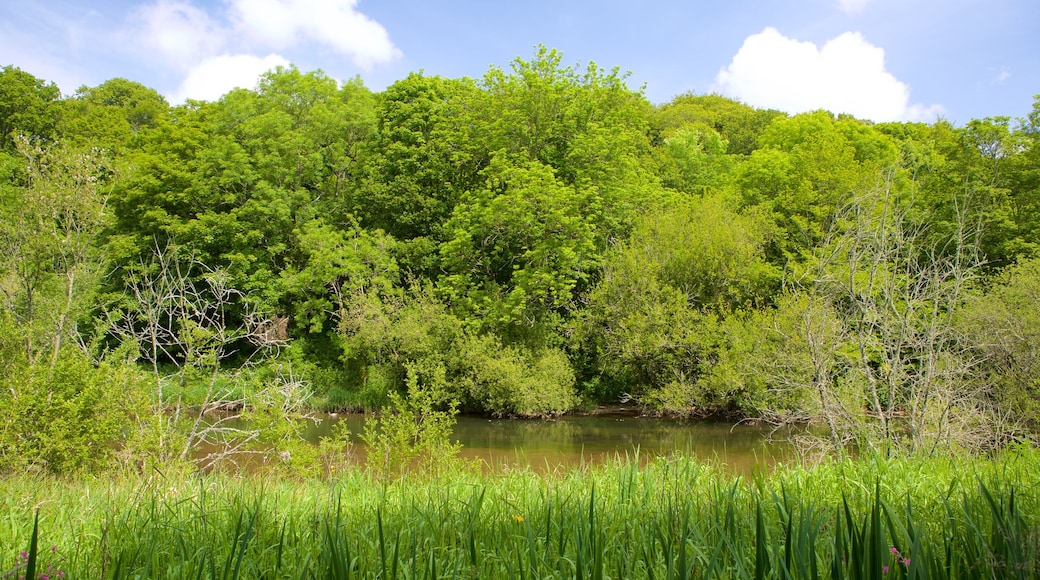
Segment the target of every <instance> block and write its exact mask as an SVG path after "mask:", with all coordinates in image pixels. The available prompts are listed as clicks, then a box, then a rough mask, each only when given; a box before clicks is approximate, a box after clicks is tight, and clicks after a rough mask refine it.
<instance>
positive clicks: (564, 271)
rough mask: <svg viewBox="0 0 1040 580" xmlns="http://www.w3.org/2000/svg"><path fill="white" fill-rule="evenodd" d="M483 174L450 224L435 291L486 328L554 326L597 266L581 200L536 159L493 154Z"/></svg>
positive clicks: (519, 331)
mask: <svg viewBox="0 0 1040 580" xmlns="http://www.w3.org/2000/svg"><path fill="white" fill-rule="evenodd" d="M486 175H487V177H488V182H487V185H486V186H485V187H486V188H485V189H483V190H481V191H477V192H473V193H471V194H470V195H469V196H468V198H467V199H466V201H465V202H464V203H462V204H460V205H459V206H458V207H456V209H455V212H454V215H453V216H452V218H451V220H450V221H449V222H448V228H449V231H451V232H452V237H451V238H450V239H449V240H448V241H447V242H446V243H445V244H444V245H442V246H441V262H442V267H443V268H444V271H445V274H444V276H443V277H442V278H441V281H440V289H441V291H442V293H443V295H444V296H445V298H446V299H447V300H448V301H449V303H451V304H452V305H454V306H455V307H456V308H457V309H458V311H459V312H461V313H464V314H465V315H466V316H467V317H471V318H473V319H475V320H478V321H481V323H482V324H484V325H486V328H490V329H495V328H497V329H500V330H503V331H506V332H507V333H516V334H518V335H520V336H523V335H524V334H526V333H528V332H529V331H525V330H524V329H534V328H536V327H541V328H545V327H546V325H547V326H548V327H549V328H552V327H553V326H554V324H555V323H556V321H557V318H556V317H558V316H560V315H564V314H567V313H568V312H570V311H573V309H574V308H575V307H576V305H577V304H576V302H575V300H576V295H575V291H576V289H577V287H578V286H579V284H581V283H582V282H584V281H585V279H586V277H587V276H588V275H589V272H590V271H591V270H593V269H594V268H596V266H597V264H596V253H595V229H594V227H593V225H592V224H590V223H589V222H588V221H587V220H586V219H585V216H584V215H583V209H584V208H585V207H586V205H585V204H586V203H587V201H586V198H585V197H584V196H583V195H582V194H581V192H576V191H574V190H573V189H572V188H570V187H567V186H566V185H564V184H563V183H561V182H560V181H559V180H558V179H557V178H556V176H555V175H554V172H553V171H552V170H551V169H550V168H548V167H546V166H545V165H542V164H540V163H537V162H528V163H526V164H522V165H519V166H516V165H512V164H510V163H509V162H506V161H503V160H501V159H496V160H495V161H494V162H493V163H492V165H491V167H490V168H489V169H488V171H487V172H486Z"/></svg>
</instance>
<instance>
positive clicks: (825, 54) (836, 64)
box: [712, 28, 942, 121]
mask: <svg viewBox="0 0 1040 580" xmlns="http://www.w3.org/2000/svg"><path fill="white" fill-rule="evenodd" d="M712 90H713V91H717V92H719V93H722V94H725V95H729V96H731V97H735V98H738V99H741V100H743V101H745V102H747V103H748V104H750V105H754V106H756V107H764V108H773V109H779V110H781V111H786V112H788V113H801V112H805V111H811V110H814V109H827V110H829V111H831V112H834V113H849V114H852V115H855V116H856V117H860V118H865V119H871V120H874V121H907V120H922V121H927V120H931V119H934V118H935V116H937V115H938V114H940V113H941V112H942V107H941V106H939V105H930V106H924V105H919V104H910V88H909V87H908V86H907V85H906V84H905V83H903V82H901V81H899V79H897V78H896V77H895V76H893V75H892V74H891V73H889V72H888V71H886V70H885V51H884V50H882V49H881V48H878V47H876V46H874V45H872V44H870V43H869V42H867V41H866V40H864V38H863V36H862V35H860V34H859V33H858V32H846V33H844V34H842V35H841V36H838V37H837V38H834V39H831V40H829V41H827V42H826V43H825V44H824V45H823V46H822V47H817V46H816V45H815V44H813V43H811V42H799V41H797V40H794V39H790V38H787V37H785V36H784V35H783V34H781V33H780V32H778V31H777V30H776V29H775V28H766V29H765V30H763V31H762V32H760V33H758V34H753V35H751V36H749V37H747V39H746V40H745V41H744V45H743V46H742V47H741V48H740V50H739V51H738V52H737V54H736V55H735V56H734V57H733V60H732V61H731V62H730V63H729V65H728V66H726V67H725V68H723V69H722V70H720V71H719V74H718V75H717V76H716V77H715V83H714V85H712Z"/></svg>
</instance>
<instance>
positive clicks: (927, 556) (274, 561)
mask: <svg viewBox="0 0 1040 580" xmlns="http://www.w3.org/2000/svg"><path fill="white" fill-rule="evenodd" d="M1038 491H1040V453H1038V452H1036V451H1021V452H1018V453H1016V454H1009V455H1005V456H1001V457H1000V458H996V459H992V460H966V459H957V460H943V459H893V460H872V461H866V460H860V461H844V462H832V463H828V464H824V465H818V466H814V467H796V466H795V467H782V468H780V469H778V470H776V471H775V472H773V473H770V474H760V475H756V476H753V477H749V478H747V477H740V476H734V475H731V474H727V473H726V472H725V471H723V470H721V469H719V468H717V467H716V466H712V465H706V464H703V463H699V462H697V461H695V460H693V459H688V458H672V459H661V460H657V461H654V462H651V463H650V464H649V465H646V466H639V465H638V463H637V462H618V463H615V464H612V465H607V466H600V467H588V468H584V469H578V470H573V471H570V472H561V473H555V474H551V475H549V476H541V475H537V474H534V473H532V472H515V473H511V474H506V475H498V476H482V475H480V474H476V473H473V472H471V471H467V470H461V469H460V470H459V471H457V472H454V473H451V474H449V475H447V476H441V477H438V478H436V479H423V478H419V477H410V478H406V479H403V480H397V481H392V482H381V481H376V480H373V479H371V478H370V477H368V476H366V475H365V474H363V473H350V474H346V475H345V476H343V477H341V478H339V479H336V480H334V481H326V482H322V481H310V482H291V481H287V480H276V479H257V478H235V477H228V476H220V477H217V476H192V477H180V478H175V479H171V478H163V477H160V476H156V477H154V478H151V479H148V480H140V479H123V480H117V481H111V480H104V479H81V480H76V481H62V480H55V479H38V478H32V477H18V478H10V479H7V480H3V481H0V575H2V574H3V573H4V572H6V571H8V570H10V571H11V572H12V577H14V576H17V575H24V572H25V569H24V567H23V568H17V567H18V566H19V560H18V558H19V552H20V551H24V550H26V549H27V548H28V547H29V546H30V545H32V546H33V547H34V549H33V552H34V565H35V566H36V568H37V570H41V569H43V568H42V567H46V566H48V565H50V566H52V567H53V568H55V569H61V570H62V571H63V572H64V573H65V574H67V575H68V576H69V577H101V578H130V577H138V578H144V577H147V578H377V577H378V578H445V577H460V578H544V577H564V578H661V579H666V578H667V579H680V578H969V577H991V578H1034V577H1038V576H1040V567H1038V565H1037V560H1038V559H1040V493H1038ZM36 510H38V513H39V522H38V527H37V526H34V525H33V518H34V513H35V511H36ZM34 534H38V537H36V536H34ZM34 537H35V539H34ZM37 544H38V545H39V546H40V549H39V550H36V549H35V546H36V545H37ZM52 546H53V550H52V549H50V548H51V547H52Z"/></svg>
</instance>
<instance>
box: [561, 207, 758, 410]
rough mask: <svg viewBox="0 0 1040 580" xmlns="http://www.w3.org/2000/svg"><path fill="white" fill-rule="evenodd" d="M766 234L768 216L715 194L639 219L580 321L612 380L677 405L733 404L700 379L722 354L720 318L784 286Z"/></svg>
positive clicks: (599, 368)
mask: <svg viewBox="0 0 1040 580" xmlns="http://www.w3.org/2000/svg"><path fill="white" fill-rule="evenodd" d="M768 235H769V230H768V225H767V222H766V220H764V219H762V217H761V216H756V215H740V214H737V213H736V212H734V211H732V210H731V209H728V208H727V207H726V206H725V205H724V203H723V202H722V201H721V200H720V199H718V198H717V197H710V196H709V197H705V198H703V199H700V198H699V199H694V200H684V201H681V202H678V203H676V204H674V205H672V206H669V207H666V208H662V209H661V210H659V211H658V212H655V213H653V214H651V215H648V216H645V217H643V218H642V219H640V220H639V221H638V222H637V224H636V228H635V231H634V232H633V235H632V238H631V239H630V240H628V241H627V242H625V243H623V244H620V245H619V246H618V247H616V248H615V249H614V250H613V251H612V252H610V253H609V254H608V256H607V258H606V260H605V263H604V267H603V276H602V279H601V280H600V282H599V284H598V285H597V286H596V288H595V289H594V290H593V291H592V292H591V293H590V296H589V306H588V308H587V309H586V310H585V311H584V312H583V314H582V318H581V323H580V325H579V328H580V331H579V335H580V339H581V340H584V341H586V343H587V345H588V346H587V348H589V349H591V350H592V351H593V352H594V353H595V355H594V358H595V362H594V363H593V364H595V365H596V369H595V370H596V372H597V373H598V374H600V375H601V376H603V377H610V380H612V381H614V382H615V384H614V385H613V388H612V390H613V391H615V392H616V391H619V390H623V391H624V392H625V393H627V394H628V395H629V396H633V397H638V398H642V399H643V400H644V401H645V402H647V403H650V404H652V405H656V406H658V407H659V408H662V409H664V410H667V411H670V412H677V413H704V412H711V411H717V410H720V409H728V408H730V407H731V406H732V404H733V401H732V400H730V399H726V398H724V397H723V398H716V397H714V396H713V393H711V392H709V391H706V390H703V389H701V388H700V386H699V381H700V379H701V377H702V376H703V375H704V374H705V373H706V372H708V371H709V369H710V368H711V366H712V365H713V363H714V358H715V356H716V353H715V351H716V341H717V340H718V339H719V337H718V331H719V328H718V321H719V319H720V318H721V317H723V316H724V315H725V314H726V313H728V312H731V311H733V310H736V309H741V308H752V307H755V306H761V305H764V304H766V303H768V302H769V298H768V297H769V296H770V295H771V294H772V293H773V291H774V290H775V288H776V285H777V278H778V275H777V272H776V270H775V268H773V267H772V266H770V265H768V264H767V263H766V262H765V260H764V253H763V249H764V245H765V241H766V239H767V236H768Z"/></svg>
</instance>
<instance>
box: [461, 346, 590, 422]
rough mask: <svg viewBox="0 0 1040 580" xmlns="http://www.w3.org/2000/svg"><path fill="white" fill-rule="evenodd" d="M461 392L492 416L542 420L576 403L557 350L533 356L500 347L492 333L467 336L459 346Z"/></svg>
mask: <svg viewBox="0 0 1040 580" xmlns="http://www.w3.org/2000/svg"><path fill="white" fill-rule="evenodd" d="M458 352H459V359H460V365H461V367H462V368H461V369H460V373H459V374H460V378H459V382H460V384H461V385H462V389H463V390H464V392H465V393H466V394H467V395H468V397H469V399H470V401H471V402H472V403H473V404H474V405H476V406H478V407H479V408H481V409H483V410H485V411H488V412H490V413H493V414H495V415H500V416H502V415H511V416H521V417H546V416H553V415H560V414H562V413H565V412H567V411H569V410H571V409H572V408H574V407H575V405H576V404H577V396H576V395H575V392H574V382H575V378H574V371H573V369H571V366H570V362H569V361H568V360H567V357H566V355H564V354H563V353H562V352H560V351H559V350H557V349H552V348H544V349H539V350H536V351H533V352H528V351H524V350H521V349H519V348H516V347H511V346H506V345H503V344H502V342H501V341H500V340H499V339H498V338H497V337H496V336H495V335H484V336H470V337H468V338H467V339H466V340H463V341H461V344H460V347H459V350H458Z"/></svg>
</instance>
